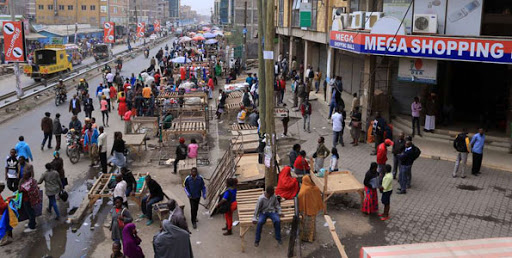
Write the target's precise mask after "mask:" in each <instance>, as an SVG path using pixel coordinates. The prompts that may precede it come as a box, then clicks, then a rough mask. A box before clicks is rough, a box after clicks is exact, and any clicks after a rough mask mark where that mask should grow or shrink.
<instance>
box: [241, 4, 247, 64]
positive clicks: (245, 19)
mask: <svg viewBox="0 0 512 258" xmlns="http://www.w3.org/2000/svg"><path fill="white" fill-rule="evenodd" d="M243 34H244V35H243V36H244V55H243V56H242V65H243V67H245V69H247V64H246V62H247V1H245V2H244V33H243Z"/></svg>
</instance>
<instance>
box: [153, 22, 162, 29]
mask: <svg viewBox="0 0 512 258" xmlns="http://www.w3.org/2000/svg"><path fill="white" fill-rule="evenodd" d="M153 25H155V31H156V32H159V31H160V21H159V20H155V22H154V23H153Z"/></svg>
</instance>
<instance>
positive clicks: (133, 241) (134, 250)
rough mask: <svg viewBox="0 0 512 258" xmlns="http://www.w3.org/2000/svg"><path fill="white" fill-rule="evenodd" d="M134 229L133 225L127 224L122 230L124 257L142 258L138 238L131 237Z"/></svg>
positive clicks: (142, 254)
mask: <svg viewBox="0 0 512 258" xmlns="http://www.w3.org/2000/svg"><path fill="white" fill-rule="evenodd" d="M134 229H135V224H133V223H128V224H126V225H125V226H124V229H123V252H124V255H126V256H127V257H130V258H143V257H144V253H143V252H142V248H140V246H139V245H140V242H142V240H140V238H139V237H135V236H133V234H132V232H133V230H134Z"/></svg>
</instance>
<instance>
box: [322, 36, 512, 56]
mask: <svg viewBox="0 0 512 258" xmlns="http://www.w3.org/2000/svg"><path fill="white" fill-rule="evenodd" d="M330 36H331V37H330V43H329V44H330V46H331V47H333V48H337V49H342V50H346V51H350V52H354V53H360V54H374V55H384V56H398V57H412V58H431V59H445V60H460V61H473V62H486V63H501V64H512V40H503V39H476V38H452V37H434V36H418V35H396V36H395V35H382V34H368V33H358V32H349V31H343V32H341V31H331V35H330Z"/></svg>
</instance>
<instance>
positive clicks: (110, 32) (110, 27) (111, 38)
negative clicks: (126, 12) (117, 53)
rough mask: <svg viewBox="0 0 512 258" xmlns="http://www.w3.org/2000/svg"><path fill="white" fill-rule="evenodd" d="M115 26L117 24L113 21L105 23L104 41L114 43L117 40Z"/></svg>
mask: <svg viewBox="0 0 512 258" xmlns="http://www.w3.org/2000/svg"><path fill="white" fill-rule="evenodd" d="M115 27H116V25H115V23H113V22H105V23H103V42H104V43H114V42H115V41H116V37H115V35H114V33H115V32H114V31H115Z"/></svg>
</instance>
